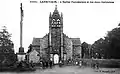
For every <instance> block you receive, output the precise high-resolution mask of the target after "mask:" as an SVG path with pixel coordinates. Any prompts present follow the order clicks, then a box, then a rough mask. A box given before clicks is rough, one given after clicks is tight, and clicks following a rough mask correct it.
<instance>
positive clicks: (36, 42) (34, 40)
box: [32, 38, 41, 45]
mask: <svg viewBox="0 0 120 74" xmlns="http://www.w3.org/2000/svg"><path fill="white" fill-rule="evenodd" d="M40 39H41V38H33V41H32V45H40Z"/></svg>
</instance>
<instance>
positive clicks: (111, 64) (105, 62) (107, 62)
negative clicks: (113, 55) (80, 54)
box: [82, 59, 120, 68]
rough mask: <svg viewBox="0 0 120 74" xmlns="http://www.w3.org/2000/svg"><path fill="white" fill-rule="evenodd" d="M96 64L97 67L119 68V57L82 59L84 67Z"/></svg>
mask: <svg viewBox="0 0 120 74" xmlns="http://www.w3.org/2000/svg"><path fill="white" fill-rule="evenodd" d="M95 64H98V66H99V67H108V68H120V60H119V59H102V60H101V59H97V60H96V59H84V60H82V65H83V66H86V67H93V66H94V65H95Z"/></svg>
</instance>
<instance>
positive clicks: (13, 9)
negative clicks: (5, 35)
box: [0, 0, 120, 52]
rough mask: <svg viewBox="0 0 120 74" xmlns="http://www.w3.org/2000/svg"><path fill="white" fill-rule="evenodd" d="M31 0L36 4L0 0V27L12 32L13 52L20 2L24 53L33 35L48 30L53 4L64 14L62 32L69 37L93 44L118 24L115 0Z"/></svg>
mask: <svg viewBox="0 0 120 74" xmlns="http://www.w3.org/2000/svg"><path fill="white" fill-rule="evenodd" d="M31 1H33V0H31ZM34 1H38V3H30V0H1V1H0V28H1V27H2V26H6V27H7V29H8V31H9V33H11V34H12V37H11V40H12V41H13V43H14V49H15V52H18V49H19V47H20V2H22V3H23V10H24V18H23V47H24V49H25V52H26V51H27V50H28V46H29V45H30V44H31V43H32V40H33V38H34V37H36V38H42V37H43V36H44V35H46V34H47V33H49V14H50V12H53V11H54V9H55V5H57V9H58V11H59V12H60V13H61V12H62V13H63V32H64V33H65V34H66V35H67V36H69V37H70V38H80V40H81V42H84V41H85V42H87V43H89V44H93V43H94V41H96V40H98V39H99V38H103V37H104V36H106V34H107V32H108V31H111V30H112V29H113V28H115V27H117V26H118V24H119V23H120V1H118V0H114V3H39V1H40V0H34ZM43 1H44V0H43ZM47 1H48V0H47ZM53 1H55V0H53ZM59 1H62V0H59ZM66 1H74V0H66ZM76 1H80V0H76ZM81 1H90V0H81ZM91 1H92V0H91ZM94 1H103V0H94ZM104 1H107V0H104ZM109 1H111V0H109Z"/></svg>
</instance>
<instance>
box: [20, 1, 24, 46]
mask: <svg viewBox="0 0 120 74" xmlns="http://www.w3.org/2000/svg"><path fill="white" fill-rule="evenodd" d="M20 5H21V7H20V11H21V21H20V47H22V40H23V39H22V34H23V32H22V29H23V28H22V27H23V9H22V3H21V4H20Z"/></svg>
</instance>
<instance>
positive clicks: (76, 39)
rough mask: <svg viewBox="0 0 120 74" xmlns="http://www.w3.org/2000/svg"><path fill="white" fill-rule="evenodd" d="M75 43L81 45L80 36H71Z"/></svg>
mask: <svg viewBox="0 0 120 74" xmlns="http://www.w3.org/2000/svg"><path fill="white" fill-rule="evenodd" d="M71 40H72V44H73V45H81V41H80V38H71Z"/></svg>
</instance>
